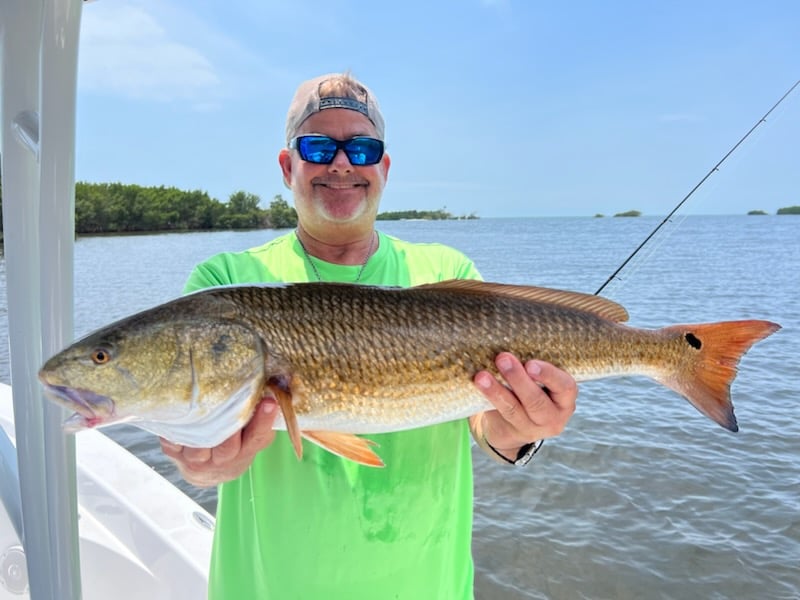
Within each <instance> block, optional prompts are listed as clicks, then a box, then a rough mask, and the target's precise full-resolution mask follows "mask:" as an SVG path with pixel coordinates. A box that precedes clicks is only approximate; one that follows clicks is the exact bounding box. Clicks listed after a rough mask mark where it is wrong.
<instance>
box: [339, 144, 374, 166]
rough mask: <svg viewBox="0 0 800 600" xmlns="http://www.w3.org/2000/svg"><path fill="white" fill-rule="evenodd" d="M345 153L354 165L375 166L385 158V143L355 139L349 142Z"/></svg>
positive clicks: (345, 147)
mask: <svg viewBox="0 0 800 600" xmlns="http://www.w3.org/2000/svg"><path fill="white" fill-rule="evenodd" d="M344 151H345V152H346V153H347V158H349V159H350V164H352V165H355V166H364V165H374V164H377V163H379V162H380V160H381V158H382V157H383V142H382V141H381V140H376V139H375V138H368V137H359V138H353V139H352V140H348V141H347V143H346V144H345V146H344Z"/></svg>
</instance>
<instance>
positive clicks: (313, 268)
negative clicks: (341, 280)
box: [294, 230, 375, 283]
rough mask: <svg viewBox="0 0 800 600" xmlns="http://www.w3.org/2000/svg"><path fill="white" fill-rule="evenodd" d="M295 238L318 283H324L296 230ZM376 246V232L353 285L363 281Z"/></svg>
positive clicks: (371, 238)
mask: <svg viewBox="0 0 800 600" xmlns="http://www.w3.org/2000/svg"><path fill="white" fill-rule="evenodd" d="M294 235H295V237H296V238H297V243H298V244H300V248H301V249H302V250H303V255H304V256H305V257H306V260H307V261H308V264H310V265H311V269H312V270H313V271H314V275H315V276H316V278H317V281H322V276H321V275H320V274H319V270H318V269H317V265H315V264H314V260H313V258H312V257H311V255H310V254H309V253H308V250H306V246H305V244H304V243H303V240H301V239H300V235H299V233H298V232H297V230H295V232H294ZM374 245H375V232H374V231H373V232H372V236H371V237H370V238H369V248H367V254H366V256H364V262H362V263H361V268H360V269H359V270H358V275H356V279H355V281H354V282H353V283H358V282H359V281H361V276H362V275H363V274H364V269H366V268H367V263H368V262H369V258H370V256H372V250H373V247H374Z"/></svg>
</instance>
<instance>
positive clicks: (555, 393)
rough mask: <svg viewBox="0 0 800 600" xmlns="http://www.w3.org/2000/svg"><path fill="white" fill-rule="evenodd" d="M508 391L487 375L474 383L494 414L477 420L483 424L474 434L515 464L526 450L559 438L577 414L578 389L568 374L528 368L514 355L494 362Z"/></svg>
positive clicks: (533, 363)
mask: <svg viewBox="0 0 800 600" xmlns="http://www.w3.org/2000/svg"><path fill="white" fill-rule="evenodd" d="M495 364H496V365H497V368H498V370H499V371H500V374H501V375H502V376H503V378H504V379H505V381H506V383H507V384H508V385H507V386H505V385H503V384H501V383H500V382H498V381H497V379H496V378H495V377H494V375H492V374H491V373H489V372H488V371H480V372H479V373H477V374H476V375H475V377H474V382H475V384H476V385H477V386H478V389H480V390H481V391H482V392H483V394H484V395H485V396H486V398H487V399H488V400H489V402H491V403H492V405H493V406H494V407H495V409H496V410H489V411H486V412H484V413H481V414H480V415H476V416H475V417H474V418H476V419H480V420H481V422H480V423H479V424H476V425H477V426H476V427H475V426H474V427H473V430H477V431H480V432H481V435H482V436H483V438H484V439H485V441H487V442H488V443H489V444H491V446H492V447H493V448H494V449H495V450H497V451H498V452H501V453H502V454H503V455H504V456H506V457H507V458H509V459H510V460H513V459H514V458H515V457H516V454H517V451H518V450H519V449H520V448H521V447H522V446H524V445H526V444H530V443H531V442H535V441H538V440H542V439H544V438H548V437H554V436H557V435H559V434H560V433H561V432H562V431H564V428H565V427H566V425H567V422H568V421H569V419H570V417H571V416H572V414H573V413H574V412H575V401H576V399H577V397H578V385H577V383H576V382H575V379H574V378H573V377H572V376H571V375H570V374H569V373H567V372H566V371H562V370H561V369H558V368H556V367H554V366H553V365H551V364H550V363H547V362H544V361H541V360H529V361H528V362H526V363H525V364H524V365H523V364H522V363H521V362H520V361H519V360H518V359H517V357H515V356H514V355H513V354H509V353H507V352H502V353H500V354H498V355H497V357H496V358H495Z"/></svg>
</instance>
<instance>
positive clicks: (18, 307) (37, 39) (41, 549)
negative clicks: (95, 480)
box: [0, 0, 81, 600]
mask: <svg viewBox="0 0 800 600" xmlns="http://www.w3.org/2000/svg"><path fill="white" fill-rule="evenodd" d="M80 17H81V1H80V0H0V44H1V45H0V59H1V60H2V62H1V63H0V93H1V94H2V96H1V97H0V98H1V103H0V107H1V111H0V116H1V118H0V123H1V124H2V131H1V132H0V133H1V134H2V135H1V137H0V144H1V145H0V152H1V153H2V185H3V233H4V250H5V264H6V282H7V290H8V291H7V293H8V328H9V345H10V352H11V354H10V358H11V381H12V385H13V395H14V414H15V422H16V444H17V455H18V473H19V488H18V489H19V491H18V493H16V491H15V490H14V486H13V484H12V485H10V486H9V485H6V486H4V488H3V489H2V490H1V491H2V495H3V502H4V503H5V504H6V506H7V510H8V513H9V515H11V516H12V519H13V520H14V521H15V526H16V527H17V533H18V534H19V537H20V540H21V541H22V544H23V547H24V552H25V557H26V561H27V578H28V585H29V591H30V597H31V599H32V600H77V599H80V597H81V583H80V560H79V554H78V520H77V494H76V483H75V444H74V438H73V436H71V435H65V434H64V433H63V432H62V430H61V422H62V420H63V419H64V416H65V414H64V411H63V409H61V408H58V407H56V406H54V405H53V404H52V403H49V402H46V401H45V400H44V399H43V397H42V391H41V387H40V385H39V382H38V380H37V377H36V375H37V371H38V369H39V367H40V366H41V364H42V362H43V357H47V356H49V355H51V354H54V353H55V352H56V351H57V350H59V349H61V348H62V347H64V346H65V345H66V344H67V343H68V342H69V341H70V340H71V339H72V336H73V322H72V314H73V277H72V273H73V243H74V235H75V233H74V203H75V197H74V194H75V102H76V81H77V56H78V38H79V33H80V31H79V29H80ZM0 435H2V436H3V437H5V433H4V432H1V431H0ZM2 441H3V442H5V443H0V453H2V454H3V460H4V461H5V462H6V467H5V476H4V477H9V476H13V474H14V471H15V468H14V465H13V464H8V461H9V458H8V457H9V454H7V453H6V452H4V451H3V448H5V450H9V449H10V441H9V440H8V439H7V438H6V439H4V440H2ZM6 483H8V482H7V481H6Z"/></svg>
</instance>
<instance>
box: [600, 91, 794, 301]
mask: <svg viewBox="0 0 800 600" xmlns="http://www.w3.org/2000/svg"><path fill="white" fill-rule="evenodd" d="M798 85H800V79H798V80H797V81H795V83H794V85H793V86H792V87H790V88H789V90H788V91H787V92H786V93H785V94H784V95H783V96H781V98H780V100H778V101H777V102H776V103H775V104H773V105H772V108H770V109H769V110H768V111H767V112H766V113H764V116H763V117H761V118H760V119H759V120H758V121H756V124H755V125H753V126H752V127H751V128H750V131H748V132H747V133H745V134H744V136H742V139H740V140H739V141H738V142H736V144H734V146H733V147H732V148H731V149H730V150H728V152H727V154H725V156H723V157H722V158H721V159H720V161H719V162H718V163H717V164H716V165H714V166H713V167H712V168H711V170H710V171H709V172H708V173H706V175H705V177H703V178H702V179H701V180H700V181H699V182H698V183H697V185H695V186H694V187H693V188H692V190H691V191H690V192H689V193H688V194H686V196H684V197H683V200H681V201H680V202H678V204H676V205H675V208H673V209H672V210H671V211H670V213H669V214H668V215H667V216H666V217H664V220H663V221H661V223H659V224H658V225H657V226H656V228H655V229H653V231H651V232H650V234H649V235H648V236H647V237H646V238H645V239H644V241H643V242H642V243H641V244H639V246H637V248H636V250H634V251H633V252H632V253H631V255H630V256H629V257H628V258H626V259H625V260H624V261H623V262H622V264H621V265H620V266H619V267H618V268H617V270H616V271H614V272H613V273H612V274H611V275H610V276H609V277H608V279H606V280H605V282H604V283H603V285H601V286H600V287H599V288H597V291H596V292H595V293H594V295H595V296H597V295H598V294H600V292H602V291H603V290H604V289H605V288H606V286H607V285H608V284H609V283H610V282H611V281H612V280H613V279H616V278H617V275H619V273H620V271H622V269H624V268H625V267H626V266H627V265H628V263H630V262H631V260H633V258H634V257H635V256H636V255H637V254H639V251H640V250H642V248H644V247H645V246H646V245H647V243H648V242H649V241H650V240H651V239H652V238H653V236H654V235H655V234H656V233H658V231H659V230H660V229H661V228H662V227H663V226H664V225H665V224H667V223H668V222H670V220H671V219H672V216H673V215H674V214H675V213H676V212H678V210H679V209H680V208H681V206H683V205H684V203H685V202H686V201H687V200H688V199H689V198H691V197H692V195H693V194H694V193H695V192H696V191H697V190H698V189H699V188H700V186H702V185H703V184H704V183H705V182H706V179H708V178H709V177H711V176H712V175H713V174H714V173H715V172H717V171H718V170H719V167H720V166H721V165H722V163H724V162H725V161H726V160H727V159H728V157H729V156H730V155H731V154H733V153H734V152H735V151H736V149H737V148H738V147H739V146H740V145H742V143H743V142H744V141H745V140H746V139H747V138H749V137H750V134H751V133H753V131H755V130H756V128H757V127H758V126H759V125H761V124H762V123H764V122H766V120H767V117H768V116H769V115H770V114H771V113H772V111H773V110H775V109H776V108H778V106H779V105H780V104H781V102H783V101H784V100H785V99H786V97H787V96H788V95H789V94H791V93H792V92H793V91H794V88H796V87H797V86H798ZM651 254H652V252H651Z"/></svg>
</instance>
